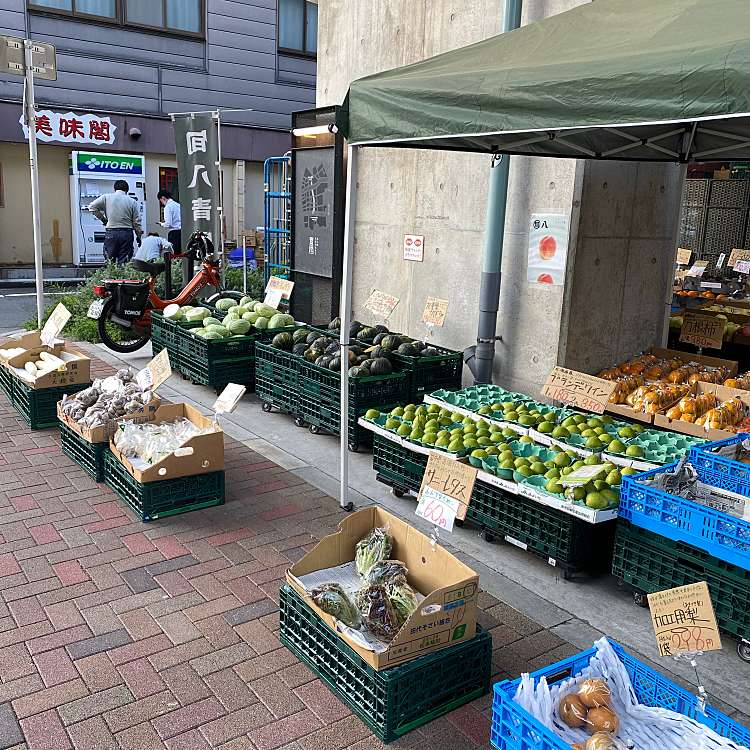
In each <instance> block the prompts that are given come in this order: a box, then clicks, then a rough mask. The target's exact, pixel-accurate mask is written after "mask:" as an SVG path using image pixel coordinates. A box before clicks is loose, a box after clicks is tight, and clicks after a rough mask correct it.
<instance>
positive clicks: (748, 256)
mask: <svg viewBox="0 0 750 750" xmlns="http://www.w3.org/2000/svg"><path fill="white" fill-rule="evenodd" d="M738 260H750V250H745V249H743V248H740V247H736V248H734V250H732V252H731V253H729V262H728V263H727V266H728V267H729V268H734V266H735V264H736V263H737V261H738Z"/></svg>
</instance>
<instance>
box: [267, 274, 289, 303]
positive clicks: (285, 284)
mask: <svg viewBox="0 0 750 750" xmlns="http://www.w3.org/2000/svg"><path fill="white" fill-rule="evenodd" d="M272 291H279V292H281V299H291V296H292V292H293V291H294V282H293V281H290V280H289V279H282V278H281V277H280V276H271V278H270V279H269V280H268V284H266V294H268V293H269V292H272Z"/></svg>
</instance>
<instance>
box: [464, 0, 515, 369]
mask: <svg viewBox="0 0 750 750" xmlns="http://www.w3.org/2000/svg"><path fill="white" fill-rule="evenodd" d="M522 8H523V0H505V12H504V14H503V32H508V31H512V30H513V29H517V28H518V27H519V26H520V25H521V10H522ZM509 173H510V157H508V156H505V157H503V159H502V160H501V161H500V162H499V163H498V164H495V165H494V167H493V169H492V170H491V171H490V190H489V196H488V200H487V229H486V232H485V240H484V263H483V267H482V280H481V285H480V288H479V324H478V327H477V345H476V348H475V349H473V350H467V354H468V358H467V357H466V355H465V358H467V362H468V365H469V368H470V369H471V372H472V374H473V375H474V382H475V383H491V382H492V370H493V365H494V363H495V339H496V331H497V311H498V308H499V306H500V269H501V267H502V262H503V238H504V234H505V211H506V205H507V202H508V175H509ZM471 354H473V355H474V358H472V357H471Z"/></svg>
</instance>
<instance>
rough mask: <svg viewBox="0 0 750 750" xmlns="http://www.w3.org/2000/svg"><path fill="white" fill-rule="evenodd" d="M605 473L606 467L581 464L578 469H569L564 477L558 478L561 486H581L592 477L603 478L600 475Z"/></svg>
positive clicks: (592, 478)
mask: <svg viewBox="0 0 750 750" xmlns="http://www.w3.org/2000/svg"><path fill="white" fill-rule="evenodd" d="M606 473H607V471H606V469H605V468H604V467H603V466H602V465H601V464H598V465H595V466H581V468H580V469H576V470H575V471H571V472H570V474H567V475H566V476H564V477H561V478H560V480H559V481H560V484H561V485H562V486H563V487H582V486H583V485H584V484H588V483H589V482H591V481H592V480H594V479H597V478H600V479H601V478H603V476H602V475H605V474H606Z"/></svg>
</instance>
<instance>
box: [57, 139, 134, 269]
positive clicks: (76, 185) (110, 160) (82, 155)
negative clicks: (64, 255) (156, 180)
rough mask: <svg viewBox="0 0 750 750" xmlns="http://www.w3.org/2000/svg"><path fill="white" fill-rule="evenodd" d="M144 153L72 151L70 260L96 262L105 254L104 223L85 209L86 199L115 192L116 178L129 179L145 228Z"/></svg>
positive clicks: (83, 263)
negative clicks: (71, 244)
mask: <svg viewBox="0 0 750 750" xmlns="http://www.w3.org/2000/svg"><path fill="white" fill-rule="evenodd" d="M145 161H146V160H145V159H144V158H143V156H133V155H132V154H104V153H100V152H90V153H89V152H87V151H73V152H72V153H71V155H70V204H71V205H70V210H71V221H72V230H73V262H74V263H75V264H76V265H78V266H82V265H92V264H93V265H99V264H102V263H104V262H105V258H104V225H103V224H102V222H101V221H99V219H97V218H96V216H94V215H93V214H92V213H91V212H90V211H89V209H88V206H89V203H91V202H92V201H93V200H95V199H96V198H98V197H99V196H100V195H104V194H105V193H112V192H114V185H115V181H116V180H125V181H126V182H127V183H128V186H129V191H128V194H129V195H130V197H131V198H133V199H134V200H135V201H136V203H138V207H139V209H140V214H141V226H142V227H143V229H144V231H145V228H146V163H145Z"/></svg>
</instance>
